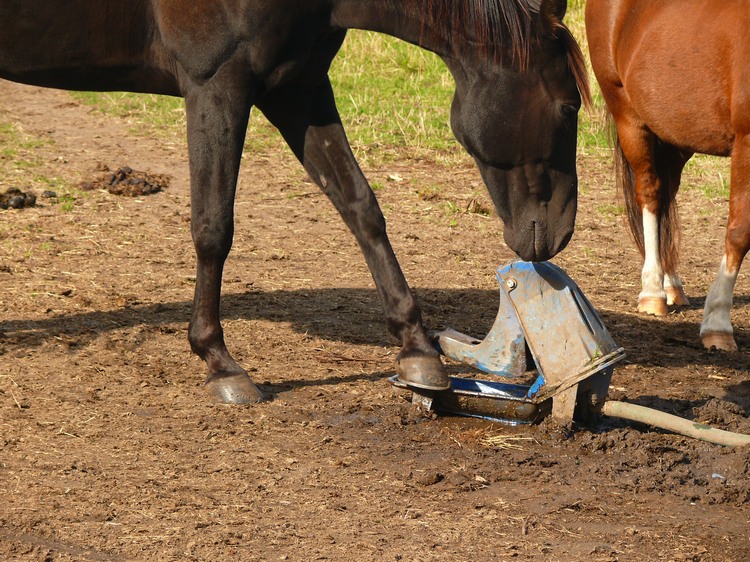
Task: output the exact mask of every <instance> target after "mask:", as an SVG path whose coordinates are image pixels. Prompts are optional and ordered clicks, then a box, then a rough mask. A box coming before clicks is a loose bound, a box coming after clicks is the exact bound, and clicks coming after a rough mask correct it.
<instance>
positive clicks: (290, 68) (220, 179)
mask: <svg viewBox="0 0 750 562" xmlns="http://www.w3.org/2000/svg"><path fill="white" fill-rule="evenodd" d="M566 5H567V3H566V1H565V0H66V1H65V2H58V1H49V0H0V78H6V79H9V80H14V81H18V82H25V83H28V84H35V85H40V86H48V87H54V88H64V89H76V90H128V91H133V92H151V93H157V94H168V95H173V96H182V97H184V98H185V107H186V113H187V135H188V150H189V156H190V185H191V204H192V210H191V213H192V218H191V232H192V237H193V241H194V245H195V251H196V255H197V274H196V286H195V296H194V300H193V311H192V316H191V320H190V326H189V335H188V338H189V341H190V344H191V347H192V349H193V351H194V352H195V353H197V354H198V355H199V356H200V357H201V358H203V359H204V360H205V362H206V364H207V366H208V376H207V380H206V388H207V391H208V393H209V395H211V396H212V397H213V398H214V399H216V400H219V401H222V402H227V403H249V402H256V401H260V400H262V399H263V394H262V393H261V392H260V390H259V389H258V388H257V387H256V386H255V384H254V383H253V382H252V381H251V380H250V378H249V376H248V374H247V372H246V371H245V369H243V368H242V367H240V366H239V365H238V364H237V363H236V362H235V360H234V359H233V358H232V356H231V355H230V353H229V351H228V350H227V347H226V345H225V343H224V336H223V331H222V327H221V322H220V296H221V279H222V271H223V267H224V262H225V259H226V257H227V255H228V253H229V250H230V247H231V245H232V236H233V203H234V194H235V188H236V183H237V175H238V170H239V166H240V156H241V154H242V149H243V143H244V138H245V133H246V127H247V123H248V119H249V115H250V109H251V107H253V106H255V107H257V108H258V109H259V110H260V111H262V112H263V113H264V114H265V115H266V117H268V119H269V121H270V122H271V123H273V124H274V125H275V126H276V127H277V128H278V129H279V131H280V133H281V135H282V136H283V138H284V139H285V140H286V142H287V144H288V145H289V146H290V148H291V149H292V151H293V152H294V154H295V155H296V156H297V158H298V159H299V160H300V161H301V163H302V164H303V166H304V168H305V169H306V170H307V172H308V173H309V175H310V177H311V178H312V179H313V180H314V181H315V182H316V183H317V184H318V185H319V187H320V188H321V189H322V190H323V192H325V194H326V195H327V196H328V197H329V198H330V200H331V202H332V203H333V205H334V206H335V207H336V209H337V210H338V211H339V213H340V214H341V216H342V218H343V220H344V221H345V222H346V224H347V226H348V227H349V228H350V230H351V231H352V233H353V234H354V236H355V237H356V239H357V242H358V243H359V245H360V247H361V249H362V252H363V254H364V257H365V260H366V262H367V264H368V266H369V268H370V271H371V273H372V276H373V279H374V282H375V285H376V287H377V290H378V294H379V296H380V299H381V302H382V305H383V309H384V312H385V317H386V323H387V327H388V330H389V332H390V333H391V334H392V335H393V336H395V337H396V338H397V339H398V340H399V341H400V343H401V350H400V352H399V354H398V357H397V366H396V367H397V372H398V373H399V376H400V377H401V379H402V380H403V381H405V382H406V383H408V384H410V385H413V386H415V387H420V388H426V389H445V388H447V387H448V386H449V384H450V383H449V378H448V376H447V375H446V373H445V371H444V368H443V365H442V363H441V361H440V358H439V356H438V354H437V352H436V351H435V349H434V348H433V346H432V345H431V342H430V339H429V337H428V336H427V333H426V331H425V328H424V327H423V324H422V320H421V313H420V310H419V307H418V306H417V302H416V300H415V298H414V296H413V294H412V292H411V290H410V288H409V286H408V285H407V282H406V279H405V278H404V275H403V273H402V271H401V268H400V266H399V264H398V262H397V260H396V257H395V255H394V253H393V250H392V248H391V244H390V242H389V240H388V237H387V235H386V227H385V221H384V219H383V215H382V213H381V211H380V208H379V207H378V204H377V201H376V199H375V196H374V194H373V192H372V190H371V189H370V187H369V185H368V183H367V180H366V179H365V177H364V175H363V174H362V172H361V170H360V168H359V166H358V165H357V162H356V161H355V159H354V157H353V155H352V152H351V149H350V146H349V143H348V141H347V139H346V135H345V133H344V129H343V127H342V123H341V119H340V117H339V114H338V111H337V109H336V105H335V102H334V95H333V91H332V89H331V84H330V81H329V78H328V69H329V66H330V64H331V61H332V59H333V57H334V56H335V55H336V53H337V52H338V50H339V48H340V47H341V44H342V42H343V41H344V37H345V35H346V30H347V29H351V28H358V29H367V30H372V31H378V32H383V33H387V34H390V35H393V36H395V37H398V38H401V39H403V40H405V41H408V42H410V43H413V44H416V45H419V46H420V47H422V48H424V49H428V50H430V51H433V52H435V53H437V54H438V55H439V56H441V57H442V58H443V60H444V61H445V63H446V65H447V66H448V68H449V70H450V71H451V73H452V75H453V77H454V79H455V82H456V92H455V97H454V99H453V104H452V107H451V125H452V128H453V131H454V133H455V135H456V137H457V139H458V141H459V142H460V143H461V144H462V145H463V146H464V147H465V148H466V150H467V151H468V152H469V154H471V155H472V156H473V158H474V160H475V161H476V164H477V166H478V168H479V170H480V172H481V175H482V178H483V179H484V181H485V183H486V185H487V188H488V190H489V193H490V195H491V198H492V200H493V201H494V203H495V206H496V209H497V212H498V214H499V215H500V217H501V218H502V219H503V221H504V224H505V241H506V243H507V244H508V245H509V246H510V247H511V248H512V249H513V250H514V251H515V252H516V253H517V254H518V255H519V256H520V257H521V258H523V259H525V260H546V259H548V258H550V257H552V256H554V255H555V254H557V253H558V252H559V251H561V250H562V249H563V248H565V246H566V245H567V243H568V241H569V240H570V237H571V235H572V233H573V226H574V220H575V214H576V201H577V185H578V184H577V176H576V167H575V163H576V128H577V114H578V110H579V107H580V105H581V100H582V94H583V98H584V99H585V98H586V97H587V84H586V78H585V65H583V62H582V61H583V59H582V56H581V53H580V50H579V49H578V46H577V44H576V43H575V41H574V40H573V38H572V36H571V34H570V32H569V31H568V30H567V28H566V27H565V26H564V25H563V23H562V18H563V16H564V14H565V11H566Z"/></svg>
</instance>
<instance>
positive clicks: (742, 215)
mask: <svg viewBox="0 0 750 562" xmlns="http://www.w3.org/2000/svg"><path fill="white" fill-rule="evenodd" d="M748 217H750V136H743V137H738V138H737V139H736V140H735V143H734V147H733V149H732V181H731V187H730V193H729V221H728V224H727V233H726V237H725V241H724V246H725V249H724V257H723V258H722V260H721V265H720V266H719V272H718V274H717V276H716V281H714V284H713V285H711V288H710V289H709V291H708V295H707V296H706V304H705V307H704V308H703V322H702V323H701V331H700V334H701V340H702V341H703V345H704V346H705V347H706V348H708V349H710V348H712V347H715V348H717V349H722V350H725V351H735V350H736V349H737V343H736V342H735V341H734V335H733V330H732V322H731V320H730V317H729V314H730V310H731V308H732V293H733V292H734V285H735V283H736V281H737V275H738V274H739V272H740V266H741V265H742V260H743V259H744V258H745V254H747V251H748V249H750V218H748Z"/></svg>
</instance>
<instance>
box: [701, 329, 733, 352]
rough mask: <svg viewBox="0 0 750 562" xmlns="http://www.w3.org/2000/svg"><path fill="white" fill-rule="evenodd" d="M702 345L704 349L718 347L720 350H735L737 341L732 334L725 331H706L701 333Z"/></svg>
mask: <svg viewBox="0 0 750 562" xmlns="http://www.w3.org/2000/svg"><path fill="white" fill-rule="evenodd" d="M701 340H702V341H703V347H705V348H706V349H712V348H715V349H718V350H721V351H737V343H736V342H735V341H734V336H732V334H728V333H727V332H706V333H705V334H702V335H701Z"/></svg>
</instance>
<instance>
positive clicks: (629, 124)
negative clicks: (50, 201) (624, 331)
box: [586, 0, 750, 350]
mask: <svg viewBox="0 0 750 562" xmlns="http://www.w3.org/2000/svg"><path fill="white" fill-rule="evenodd" d="M748 26H750V0H733V1H732V2H716V1H715V0H659V1H658V2H654V1H653V0H588V2H587V3H586V33H587V36H588V42H589V50H590V53H591V63H592V65H593V68H594V73H595V74H596V78H597V80H598V81H599V84H600V86H601V89H602V94H603V96H604V99H605V101H606V103H607V107H608V109H609V111H610V113H611V115H612V117H613V119H614V122H615V125H616V127H617V130H616V137H617V139H616V147H615V149H616V154H615V157H616V160H617V161H619V164H620V165H618V166H617V168H618V172H619V173H618V183H619V184H620V187H621V188H622V189H623V192H624V194H625V201H626V205H627V212H628V218H629V221H630V226H631V231H632V232H633V235H634V236H633V237H634V239H635V241H636V244H637V245H638V247H639V249H640V251H641V253H642V255H643V256H644V262H643V271H642V277H641V281H642V291H641V293H640V296H639V297H638V310H639V312H645V313H650V314H656V315H664V314H666V313H667V305H671V304H674V305H683V304H688V299H687V298H686V296H685V292H684V290H683V288H682V283H681V281H680V278H679V277H678V275H677V270H676V266H677V239H678V232H677V225H676V220H677V210H676V203H675V196H676V195H677V190H678V188H679V186H680V178H681V174H682V170H683V167H684V166H685V164H686V163H687V161H688V160H689V159H690V157H691V156H692V155H693V154H694V153H696V152H698V153H703V154H712V155H716V156H731V158H732V160H731V175H732V177H731V190H730V196H729V221H728V224H727V229H726V236H725V242H724V246H725V248H724V256H723V258H722V260H721V265H720V266H719V271H718V275H717V278H716V281H715V282H714V284H713V285H712V287H711V289H710V290H709V291H708V295H707V297H706V302H705V306H704V309H703V322H702V323H701V328H700V335H701V339H702V341H703V345H704V346H705V347H707V348H711V347H716V348H718V349H723V350H735V349H737V344H736V343H735V341H734V336H733V331H732V324H731V321H730V318H729V314H730V309H731V306H732V293H733V291H734V285H735V282H736V280H737V274H738V273H739V270H740V265H741V264H742V260H743V259H744V257H745V254H746V253H747V251H748V249H749V248H750V198H749V197H748V194H749V193H750V81H749V80H748V79H749V78H750V35H748V32H747V30H748V28H749V27H748Z"/></svg>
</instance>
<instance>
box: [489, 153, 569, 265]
mask: <svg viewBox="0 0 750 562" xmlns="http://www.w3.org/2000/svg"><path fill="white" fill-rule="evenodd" d="M488 176H489V179H491V180H492V181H491V182H489V181H486V180H487V179H488ZM485 181H486V182H487V186H488V189H489V191H490V195H491V196H492V199H493V201H494V203H495V207H496V209H497V212H498V214H499V215H500V218H502V219H503V222H504V223H505V228H504V232H503V234H504V238H505V243H506V244H507V245H508V247H509V248H510V249H511V250H513V251H514V252H515V253H516V254H518V257H520V258H521V259H522V260H525V261H546V260H548V259H550V258H552V257H554V256H555V255H556V254H558V253H559V252H561V251H562V250H563V249H565V247H566V246H567V245H568V242H570V239H571V238H572V236H573V230H574V227H575V218H576V206H577V194H578V180H577V178H576V176H575V175H574V174H573V175H571V174H567V173H563V172H560V171H557V170H550V169H548V168H547V167H546V166H545V165H543V164H533V165H532V164H529V165H524V166H519V167H517V168H513V169H512V170H505V171H503V170H498V169H494V170H493V173H490V174H485Z"/></svg>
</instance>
